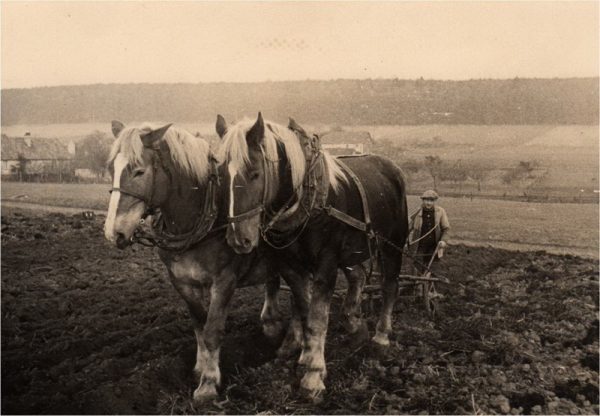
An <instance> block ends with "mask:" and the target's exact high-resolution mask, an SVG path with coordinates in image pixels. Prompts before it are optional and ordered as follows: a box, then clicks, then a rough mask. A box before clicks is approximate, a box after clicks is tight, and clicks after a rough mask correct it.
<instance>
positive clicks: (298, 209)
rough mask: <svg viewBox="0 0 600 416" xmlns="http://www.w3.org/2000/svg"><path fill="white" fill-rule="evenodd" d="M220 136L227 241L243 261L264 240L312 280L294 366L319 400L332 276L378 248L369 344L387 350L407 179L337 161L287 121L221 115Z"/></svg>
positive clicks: (370, 162)
mask: <svg viewBox="0 0 600 416" xmlns="http://www.w3.org/2000/svg"><path fill="white" fill-rule="evenodd" d="M217 133H218V134H219V136H220V137H221V138H222V141H221V145H220V147H219V149H218V150H217V154H218V158H219V160H220V161H221V163H224V164H226V166H227V170H226V173H225V182H226V183H227V184H228V187H229V195H230V197H229V207H228V209H229V225H228V227H227V242H228V244H229V245H230V246H231V247H232V248H233V249H234V251H235V252H236V253H240V254H243V253H251V252H253V251H254V250H256V249H257V248H258V247H261V246H263V245H265V244H259V243H260V241H261V240H262V241H264V242H266V243H267V245H268V246H272V247H273V248H271V249H270V251H271V257H272V258H273V259H274V261H275V262H276V264H281V263H284V264H288V265H291V266H292V267H293V268H294V269H295V270H296V271H298V272H299V273H301V274H304V273H311V274H312V281H311V285H312V294H311V295H312V296H311V299H310V302H309V303H306V302H303V300H302V299H301V298H300V299H297V301H298V305H299V306H300V309H301V310H300V313H301V317H302V322H303V323H304V328H303V329H304V345H303V349H302V353H301V355H300V358H299V360H298V364H299V368H300V369H303V372H304V375H303V377H302V379H301V381H300V387H301V389H302V390H303V391H304V393H306V394H307V395H308V396H309V397H311V398H314V399H317V398H318V397H319V396H320V395H321V394H322V393H323V392H324V391H325V385H324V379H325V377H326V364H325V357H324V347H325V337H326V333H327V327H328V319H329V313H328V312H329V307H330V302H331V298H332V294H333V292H334V290H335V283H336V275H337V273H336V270H337V268H343V269H344V268H355V267H356V266H358V265H360V264H361V263H362V262H365V261H367V260H369V258H370V257H371V256H372V255H373V254H374V253H373V252H374V251H377V252H378V257H379V260H380V262H379V264H380V268H381V274H382V292H383V304H382V308H381V313H380V316H379V319H378V323H377V326H376V333H375V335H374V336H373V338H372V340H373V341H374V342H375V343H376V344H379V345H380V346H383V347H385V346H388V345H389V332H390V331H391V314H392V310H393V306H394V302H395V299H396V296H397V291H398V283H397V280H396V279H397V276H398V274H399V271H400V268H401V265H402V253H401V251H399V250H398V248H400V247H403V246H404V243H405V241H406V238H407V235H408V208H407V202H406V186H405V179H404V175H403V173H402V171H401V169H400V168H399V167H397V166H396V165H395V164H394V163H393V162H391V161H390V160H389V159H387V158H384V157H380V156H374V155H366V156H363V157H352V158H345V159H344V162H341V161H340V160H336V159H334V158H333V157H331V156H330V155H328V154H327V153H326V152H324V151H322V150H321V149H320V147H319V142H318V137H311V136H309V135H308V134H307V133H306V131H305V130H304V129H303V128H302V127H301V126H300V125H298V123H296V122H295V121H294V120H293V119H290V121H289V124H288V126H287V127H286V126H282V125H279V124H277V123H274V122H271V121H267V122H265V121H264V120H263V118H262V115H261V113H259V114H258V117H257V119H256V121H254V120H252V119H245V120H242V121H240V122H237V123H236V124H234V125H232V126H229V125H227V123H226V121H225V119H224V118H223V117H222V116H218V117H217ZM364 205H367V206H364ZM374 241H378V242H379V244H375V243H373V242H374ZM377 248H378V250H377ZM284 278H285V276H284Z"/></svg>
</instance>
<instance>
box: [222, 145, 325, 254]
mask: <svg viewBox="0 0 600 416" xmlns="http://www.w3.org/2000/svg"><path fill="white" fill-rule="evenodd" d="M309 146H310V157H307V162H308V163H307V165H308V168H307V169H306V173H305V178H304V180H303V181H302V182H301V183H299V184H298V185H297V186H296V187H295V188H294V190H293V192H292V195H291V196H290V198H289V199H288V200H287V201H286V202H285V203H284V204H283V205H282V206H281V208H280V209H279V210H277V211H276V212H273V211H271V210H270V209H269V207H268V205H267V203H268V201H267V197H268V192H269V188H268V187H269V174H268V173H269V172H268V171H267V163H279V160H276V161H273V160H269V159H267V157H266V155H265V152H264V149H263V147H262V146H261V147H260V151H261V155H262V161H263V169H264V189H263V197H262V202H261V203H260V205H258V206H257V207H255V208H252V209H250V210H248V211H246V212H243V213H241V214H238V215H233V216H229V217H227V221H228V224H235V223H238V222H241V221H244V220H246V219H248V218H252V217H254V216H256V215H261V217H262V218H261V221H260V232H261V235H262V237H263V239H264V240H265V241H266V242H267V243H268V244H269V245H271V246H272V247H274V248H278V249H280V248H285V247H287V246H289V245H291V243H293V242H294V241H295V240H296V239H297V238H298V237H299V235H300V234H301V233H302V230H303V229H304V227H305V226H306V224H307V223H308V220H309V219H310V213H311V211H312V209H313V207H314V206H315V203H316V200H317V192H316V189H315V188H316V184H314V183H310V182H311V181H310V178H311V177H312V176H311V175H312V174H313V172H314V170H315V168H316V167H317V166H318V165H319V164H320V163H322V162H323V153H322V152H321V147H320V145H319V137H318V136H317V135H314V136H313V137H312V138H311V139H310V143H309ZM232 180H233V179H232ZM307 182H308V183H307ZM305 187H306V188H308V190H309V192H308V193H310V191H311V190H312V191H313V195H312V198H311V200H310V201H309V203H308V208H307V207H304V205H303V207H304V209H305V211H306V212H305V214H306V216H305V218H304V219H303V220H302V221H301V223H300V224H299V227H298V229H299V230H300V231H299V232H296V229H294V230H292V232H296V234H297V235H296V236H295V237H294V238H293V239H292V240H293V241H292V242H291V243H290V242H288V243H286V244H285V245H284V246H278V245H275V243H272V242H270V241H269V235H268V233H269V232H270V231H271V230H272V229H273V227H274V226H275V224H276V223H277V222H278V221H279V220H281V219H282V217H284V216H285V213H286V211H287V210H288V209H290V205H292V202H293V201H298V203H300V202H301V201H300V199H301V197H302V195H301V192H302V190H303V188H305ZM308 196H309V197H310V195H308ZM267 217H268V218H267ZM267 220H268V222H267ZM280 234H281V233H280ZM284 234H285V233H284Z"/></svg>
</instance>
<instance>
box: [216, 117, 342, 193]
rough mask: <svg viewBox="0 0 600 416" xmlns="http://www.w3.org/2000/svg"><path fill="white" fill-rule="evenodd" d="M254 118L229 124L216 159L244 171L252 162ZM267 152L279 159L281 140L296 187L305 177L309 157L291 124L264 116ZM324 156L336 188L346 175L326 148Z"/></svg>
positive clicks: (272, 158)
mask: <svg viewBox="0 0 600 416" xmlns="http://www.w3.org/2000/svg"><path fill="white" fill-rule="evenodd" d="M254 123H255V120H251V119H249V118H244V119H243V120H241V121H239V122H237V123H236V124H235V125H233V126H229V127H228V129H227V133H225V135H224V136H223V139H222V142H221V146H220V147H219V148H218V150H217V159H218V160H219V161H220V163H223V162H225V161H226V160H227V161H229V162H230V163H233V165H234V166H235V168H236V169H237V170H239V171H240V172H243V171H245V170H246V169H247V168H248V165H249V163H250V156H249V153H248V143H247V142H246V133H248V130H250V129H251V128H252V126H253V125H254ZM263 143H264V146H263V151H264V156H265V158H266V159H267V161H269V162H278V161H279V155H278V153H277V147H278V144H279V143H280V144H282V145H283V147H284V149H285V154H286V157H287V160H288V162H289V164H290V171H291V175H292V184H293V186H294V188H297V187H298V186H300V185H301V184H302V181H303V180H304V174H305V172H306V160H305V156H304V152H303V151H302V145H301V143H300V141H299V140H298V137H297V136H296V134H295V133H294V132H293V131H292V130H290V129H289V128H287V127H285V126H282V125H281V124H277V123H274V122H272V121H268V120H265V133H264V141H263ZM322 152H323V153H324V156H325V163H326V164H327V167H328V172H329V183H330V185H331V186H332V188H333V189H334V191H336V192H337V190H338V189H339V186H340V180H342V181H346V177H345V176H344V173H343V172H342V170H341V168H340V166H339V165H338V163H337V162H336V160H335V159H334V158H333V157H332V156H331V155H330V154H329V153H327V152H326V151H322ZM266 166H267V169H268V170H269V174H270V175H271V176H272V175H275V174H276V171H275V169H276V167H275V166H276V163H267V164H266Z"/></svg>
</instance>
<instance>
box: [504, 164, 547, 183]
mask: <svg viewBox="0 0 600 416" xmlns="http://www.w3.org/2000/svg"><path fill="white" fill-rule="evenodd" d="M538 166H539V163H538V162H537V161H535V160H526V161H520V162H519V163H518V164H517V165H516V166H515V167H513V168H511V169H509V170H508V171H506V173H505V174H504V175H503V176H502V182H504V183H505V184H507V185H509V184H511V183H513V182H515V181H517V180H522V179H525V178H531V177H533V176H532V174H533V171H534V170H535V169H537V167H538Z"/></svg>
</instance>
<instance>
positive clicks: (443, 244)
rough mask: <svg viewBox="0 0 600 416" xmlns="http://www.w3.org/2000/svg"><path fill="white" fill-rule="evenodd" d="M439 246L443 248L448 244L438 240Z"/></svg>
mask: <svg viewBox="0 0 600 416" xmlns="http://www.w3.org/2000/svg"><path fill="white" fill-rule="evenodd" d="M439 246H440V248H441V249H442V250H443V249H445V248H446V247H447V246H448V244H447V243H446V242H445V241H440V242H439Z"/></svg>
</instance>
